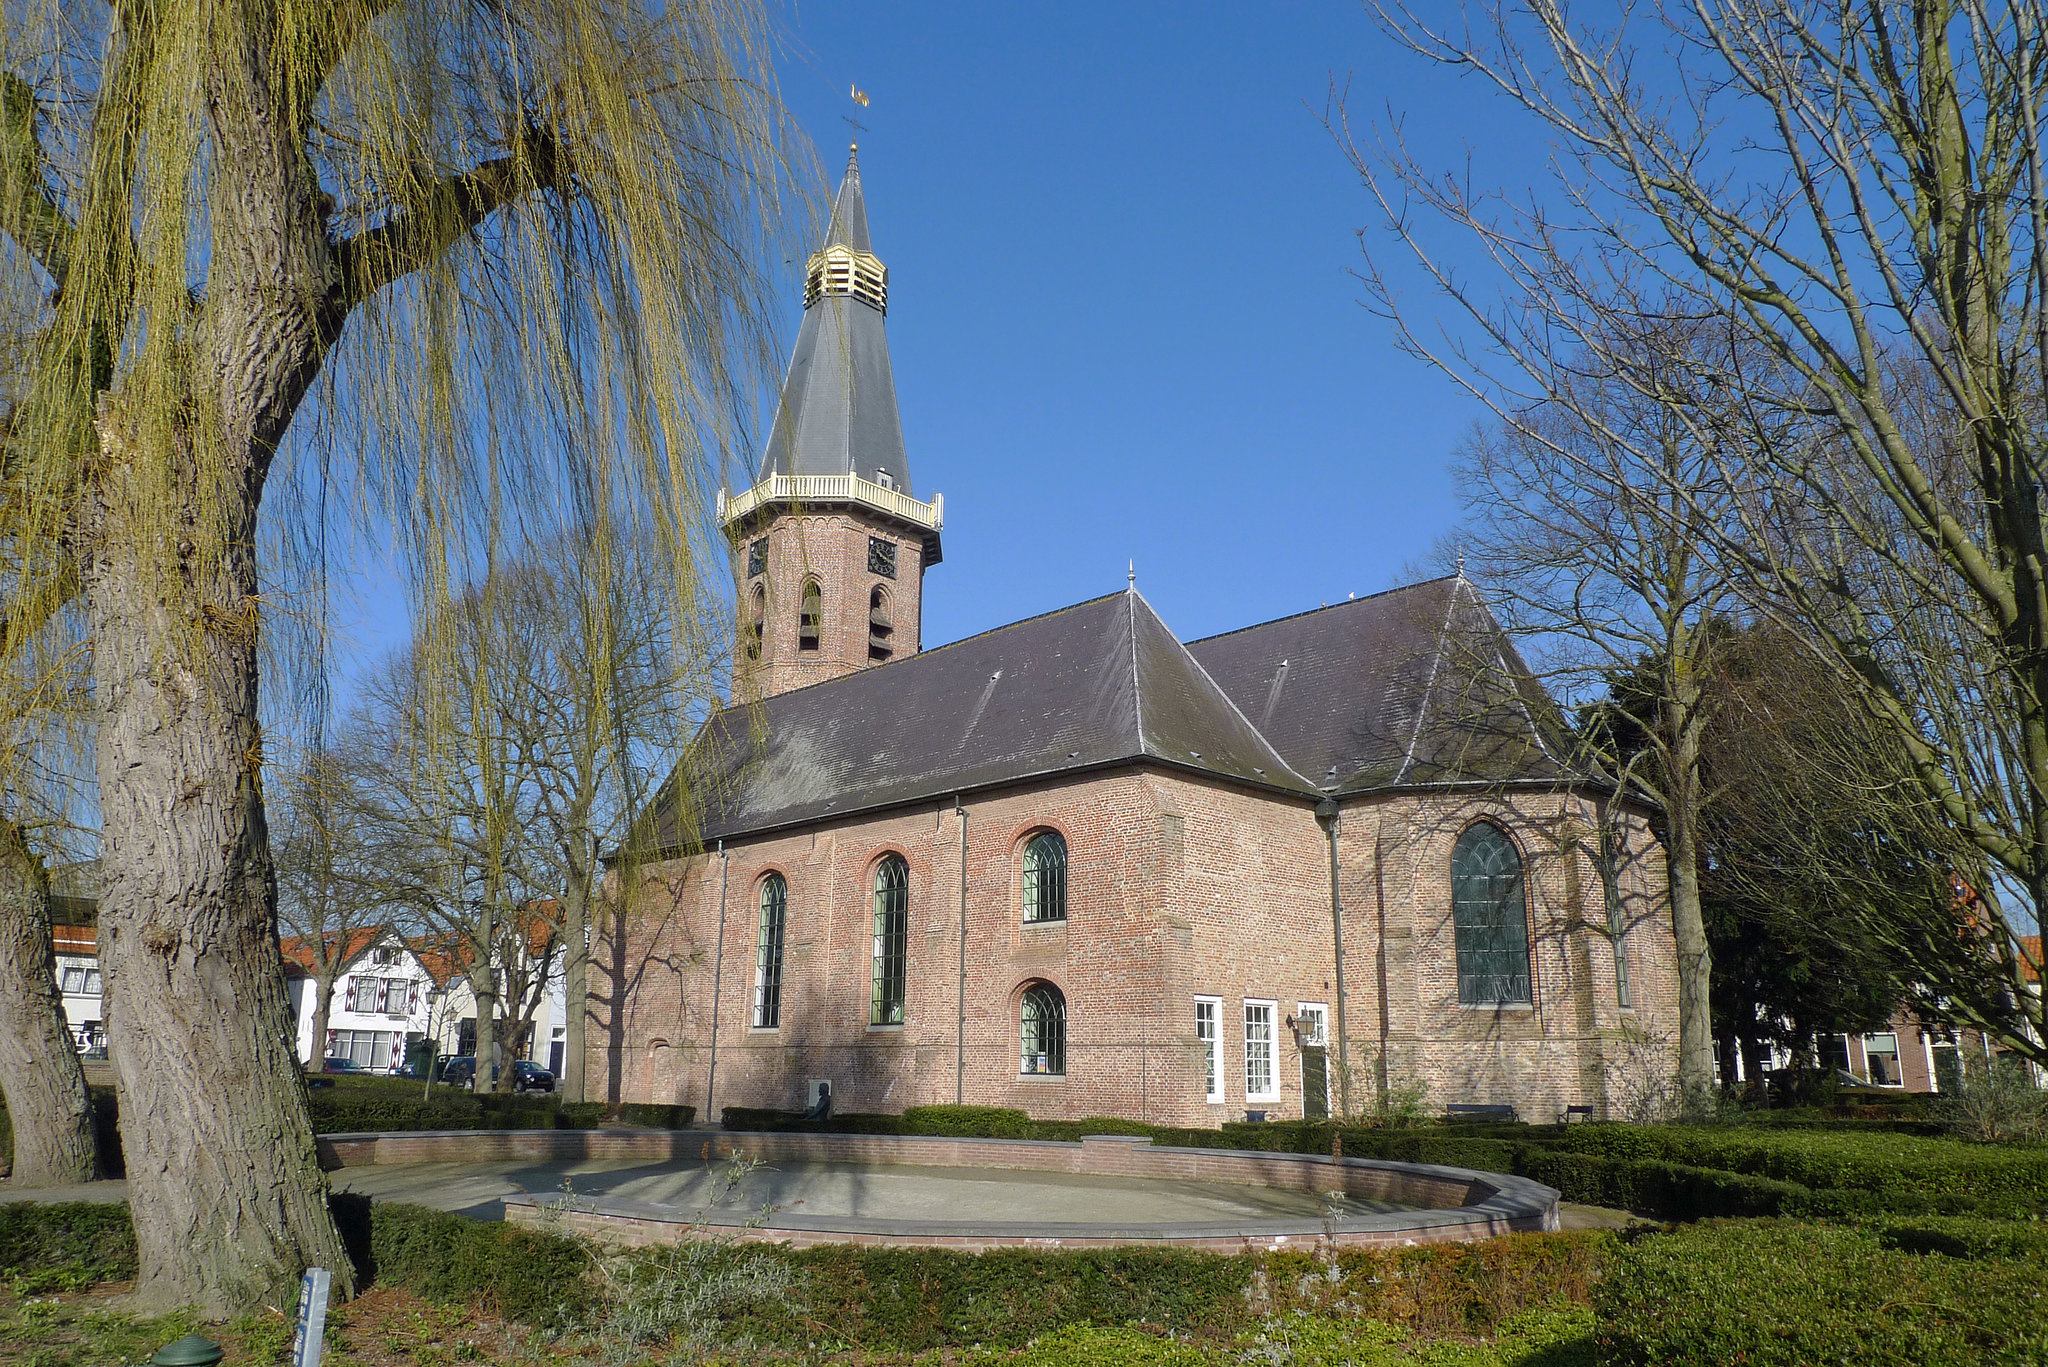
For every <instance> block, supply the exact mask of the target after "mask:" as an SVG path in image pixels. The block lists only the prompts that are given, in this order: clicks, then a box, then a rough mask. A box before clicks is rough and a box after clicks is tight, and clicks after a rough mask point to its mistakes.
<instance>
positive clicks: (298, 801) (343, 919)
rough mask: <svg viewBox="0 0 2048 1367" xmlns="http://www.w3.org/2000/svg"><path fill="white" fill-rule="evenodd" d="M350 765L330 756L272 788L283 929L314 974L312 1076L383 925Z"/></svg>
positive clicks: (323, 1063) (287, 773) (321, 1068)
mask: <svg viewBox="0 0 2048 1367" xmlns="http://www.w3.org/2000/svg"><path fill="white" fill-rule="evenodd" d="M348 785H349V775H348V772H347V768H346V765H345V762H344V760H343V758H342V756H340V755H339V754H337V753H335V752H334V751H332V750H327V751H322V752H320V753H318V754H314V755H311V756H308V757H307V759H306V760H305V762H304V763H302V764H299V765H296V766H293V767H291V768H288V769H285V770H284V771H283V772H282V773H279V772H275V771H273V773H272V775H271V780H270V783H269V785H268V786H269V798H270V806H271V809H272V810H274V811H275V812H276V813H277V817H276V819H275V821H273V823H272V825H271V836H270V845H271V852H272V853H271V857H272V859H273V860H274V861H275V863H276V865H277V919H278V926H279V928H280V929H281V930H282V931H284V932H285V933H286V934H287V935H289V936H291V937H293V938H294V939H295V940H296V941H297V948H298V951H299V953H300V954H301V955H302V956H303V958H304V961H305V962H306V964H307V966H308V968H309V969H310V970H311V973H312V986H311V990H312V993H313V1016H312V1020H311V1023H310V1032H311V1036H312V1038H311V1041H310V1043H311V1060H310V1063H309V1065H308V1066H309V1067H310V1069H311V1070H312V1071H314V1072H325V1071H326V1067H327V1020H328V1012H329V1010H330V1009H331V1008H332V1006H333V1001H334V985H335V983H336V981H337V980H339V978H340V977H341V975H342V973H343V972H344V971H345V970H346V969H347V968H348V966H349V965H350V964H351V963H353V962H354V961H355V960H356V959H357V958H358V957H360V956H361V954H362V952H363V951H364V950H365V949H367V948H368V947H369V945H370V942H371V941H372V940H373V939H375V938H376V932H377V930H378V929H379V928H380V927H381V925H382V924H383V920H384V917H385V915H386V914H387V911H388V908H387V906H386V904H385V902H384V898H383V890H382V888H381V886H380V884H381V879H380V878H379V877H378V876H377V874H376V871H375V870H374V869H373V868H372V867H370V866H367V865H365V864H364V863H363V862H362V861H363V858H364V855H365V854H366V853H367V851H368V846H367V844H366V842H365V841H364V839H363V835H364V832H363V831H362V830H361V828H360V820H359V816H360V810H359V808H358V807H357V805H356V804H355V803H354V802H353V801H352V800H351V794H350V793H349V791H348Z"/></svg>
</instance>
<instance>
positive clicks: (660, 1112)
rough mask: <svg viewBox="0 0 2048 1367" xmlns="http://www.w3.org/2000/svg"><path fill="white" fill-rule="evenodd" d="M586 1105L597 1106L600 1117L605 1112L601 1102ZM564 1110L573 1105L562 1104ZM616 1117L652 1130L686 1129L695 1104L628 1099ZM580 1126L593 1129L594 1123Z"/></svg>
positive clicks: (688, 1126)
mask: <svg viewBox="0 0 2048 1367" xmlns="http://www.w3.org/2000/svg"><path fill="white" fill-rule="evenodd" d="M585 1104H586V1105H590V1106H595V1107H597V1113H598V1115H599V1117H600V1118H602V1117H603V1116H604V1115H605V1114H606V1107H605V1105H604V1103H603V1102H599V1101H592V1102H587V1103H585ZM562 1109H563V1110H564V1111H568V1110H572V1109H574V1108H573V1107H569V1106H564V1107H563V1108H562ZM618 1118H619V1119H620V1120H622V1121H624V1122H625V1123H626V1124H628V1125H645V1126H647V1127H648V1128H649V1129H653V1130H687V1129H689V1128H690V1122H691V1121H693V1120H695V1119H696V1118H697V1108H696V1107H695V1106H655V1105H650V1104H648V1103H646V1102H642V1101H628V1102H626V1103H625V1104H624V1105H622V1106H620V1107H619V1110H618ZM582 1128H587V1129H594V1128H596V1127H595V1126H594V1125H592V1126H585V1127H582Z"/></svg>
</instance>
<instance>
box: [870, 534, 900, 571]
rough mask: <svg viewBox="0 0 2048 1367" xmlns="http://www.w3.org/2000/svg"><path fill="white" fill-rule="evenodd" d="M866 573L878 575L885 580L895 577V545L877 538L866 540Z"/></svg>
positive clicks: (872, 537)
mask: <svg viewBox="0 0 2048 1367" xmlns="http://www.w3.org/2000/svg"><path fill="white" fill-rule="evenodd" d="M868 573H869V574H879V575H881V576H883V577H884V578H886V579H894V578H895V577H896V543H895V542H893V541H884V540H883V539H882V538H881V537H879V536H871V537H869V538H868Z"/></svg>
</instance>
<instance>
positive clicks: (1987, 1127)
mask: <svg viewBox="0 0 2048 1367" xmlns="http://www.w3.org/2000/svg"><path fill="white" fill-rule="evenodd" d="M1956 1084H1957V1085H1956V1087H1955V1089H1954V1090H1953V1091H1951V1092H1950V1093H1949V1094H1948V1095H1946V1096H1944V1097H1943V1098H1942V1099H1941V1101H1940V1103H1939V1107H1938V1109H1937V1112H1936V1114H1937V1116H1938V1117H1939V1119H1940V1120H1941V1122H1942V1124H1943V1125H1944V1126H1945V1127H1946V1128H1947V1130H1948V1131H1949V1132H1950V1133H1951V1134H1954V1135H1958V1136H1960V1137H1961V1138H1964V1139H1974V1140H1976V1141H1977V1142H1978V1143H1980V1144H2000V1143H2008V1142H2010V1141H2013V1140H2027V1139H2040V1138H2043V1137H2048V1091H2043V1090H2042V1089H2041V1088H2040V1087H2037V1086H2035V1085H2034V1079H2033V1078H2032V1077H2030V1076H2029V1075H2028V1071H2027V1068H2026V1065H2024V1064H2022V1063H2020V1062H2019V1061H2017V1060H2014V1059H2004V1058H1995V1059H1983V1058H1977V1057H1974V1056H1971V1055H1965V1056H1964V1057H1963V1059H1962V1066H1961V1067H1960V1068H1959V1069H1958V1070H1957V1074H1956Z"/></svg>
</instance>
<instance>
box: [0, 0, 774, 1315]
mask: <svg viewBox="0 0 2048 1367" xmlns="http://www.w3.org/2000/svg"><path fill="white" fill-rule="evenodd" d="M6 13H7V18H6V22H5V30H4V35H0V73H4V75H0V85H4V88H0V233H4V236H5V241H6V244H7V249H6V250H5V251H4V252H0V279H4V281H5V287H4V291H0V292H4V295H5V298H6V304H5V305H4V306H0V318H4V320H5V321H6V323H7V325H8V326H9V327H10V329H11V332H10V333H9V335H7V336H5V337H0V361H4V364H5V366H6V374H7V379H8V384H9V390H10V392H9V393H8V395H7V398H8V400H9V404H8V407H7V409H6V412H5V420H6V426H5V430H4V444H0V461H4V466H0V483H4V488H5V491H6V496H7V502H6V509H7V512H6V516H7V519H8V521H7V528H8V535H9V536H10V537H11V538H12V540H13V542H14V543H15V544H16V545H17V547H18V548H19V551H20V554H19V555H18V556H17V557H16V558H15V560H14V561H13V563H15V564H18V565H19V564H43V563H49V564H53V565H56V566H59V567H60V570H59V572H57V573H43V574H37V575H33V576H20V575H18V576H16V577H15V578H14V579H13V580H12V582H10V583H8V584H7V585H5V595H6V596H5V600H4V608H0V611H4V613H5V623H6V625H5V630H6V632H7V633H8V635H9V637H10V639H11V638H15V637H18V636H20V635H21V634H22V633H27V632H31V631H33V630H35V629H37V627H38V626H39V624H40V623H41V621H43V620H44V619H46V618H49V617H50V616H52V615H53V614H55V613H56V612H58V611H60V610H62V609H63V608H64V606H65V605H66V604H69V603H74V602H76V603H78V604H81V605H82V610H83V613H84V619H85V622H86V627H87V630H88V631H89V633H90V636H91V640H92V645H93V649H92V677H93V684H94V698H95V702H94V714H93V717H92V718H91V720H92V721H93V722H94V723H95V724H96V727H97V733H96V734H97V742H96V743H97V776H98V793H99V803H100V815H101V821H102V828H101V829H102V857H103V887H102V894H101V900H100V946H101V961H102V965H103V970H104V976H105V982H106V991H107V1005H108V1012H109V1019H110V1021H111V1022H112V1026H113V1030H112V1037H111V1040H110V1050H111V1056H112V1061H113V1065H114V1069H115V1072H116V1076H117V1080H118V1086H119V1091H120V1103H121V1121H122V1142H123V1147H124V1150H125V1153H126V1159H127V1165H128V1180H129V1188H130V1199H131V1206H132V1209H133V1213H134V1221H135V1229H136V1235H137V1243H138V1252H139V1255H140V1275H139V1280H138V1283H137V1299H138V1301H139V1303H140V1304H142V1305H143V1306H147V1307H153V1306H164V1305H169V1304H191V1305H196V1306H197V1307H199V1308H200V1309H201V1310H203V1311H206V1312H209V1313H221V1312H225V1311H228V1310H232V1309H236V1308H240V1307H244V1306H248V1305H251V1304H254V1303H258V1302H259V1301H261V1300H263V1299H264V1298H266V1297H273V1296H280V1295H282V1296H289V1294H290V1292H289V1290H288V1288H289V1286H290V1284H291V1282H292V1281H293V1280H294V1279H295V1278H296V1277H297V1276H298V1274H299V1272H300V1270H301V1269H302V1268H303V1267H305V1266H307V1265H309V1264H319V1265H324V1266H326V1267H329V1268H331V1269H333V1270H334V1272H335V1275H336V1277H337V1279H339V1280H343V1281H346V1279H347V1276H348V1269H349V1261H348V1259H347V1257H346V1255H345V1254H344V1252H343V1250H342V1247H341V1243H340V1240H339V1238H338V1237H337V1234H336V1231H335V1227H334V1224H333V1221H332V1219H331V1217H330V1215H329V1213H328V1208H327V1204H326V1184H325V1181H324V1179H323V1178H322V1176H321V1173H320V1171H319V1167H318V1163H317V1161H316V1155H315V1148H314V1141H313V1135H312V1130H311V1127H310V1125H309V1123H308V1120H307V1115H306V1110H305V1106H304V1102H303V1094H302V1091H301V1085H302V1084H301V1080H300V1077H299V1073H298V1070H297V1067H296V1063H295V1060H294V1058H293V1050H292V1042H291V1030H290V1023H289V1021H288V1019H287V1010H286V998H285V989H284V978H283V973H282V968H281V964H280V960H279V954H278V947H277V937H276V913H275V906H274V881H275V880H274V875H273V871H272V866H271V862H270V856H269V851H268V847H267V836H266V832H265V826H264V816H263V800H262V789H261V782H260V779H261V767H262V754H263V737H262V734H261V728H260V726H259V723H258V673H259V671H258V659H259V643H260V636H261V633H262V632H263V631H264V629H265V620H266V614H267V613H268V612H270V611H271V610H272V609H273V608H274V607H275V605H276V604H277V603H278V602H279V601H280V600H284V599H287V598H289V596H290V594H291V593H292V592H294V591H295V589H297V588H302V587H303V586H294V585H289V584H279V583H276V582H273V581H272V580H270V579H266V578H264V577H263V576H262V575H261V574H260V573H259V566H258V564H257V557H256V549H255V548H256V547H257V545H258V544H259V538H260V537H261V536H263V535H264V534H265V532H266V531H267V530H268V529H267V527H266V522H267V521H269V520H271V519H274V518H275V517H276V516H278V515H279V513H278V510H277V509H276V508H273V509H272V510H271V511H269V512H265V511H264V503H265V490H266V487H268V486H269V485H271V484H273V483H276V482H279V481H280V480H285V481H289V482H290V483H291V484H293V485H294V486H295V487H297V488H298V489H300V490H301V492H302V493H303V492H304V491H305V490H307V489H317V491H318V496H317V497H314V498H304V497H302V498H298V499H294V500H292V503H291V507H292V508H294V509H303V508H306V507H309V506H317V507H318V509H319V513H318V516H320V517H322V518H326V517H328V516H329V515H330V514H332V513H334V512H335V510H341V517H342V519H343V521H345V522H346V524H347V525H349V526H352V527H354V528H356V529H358V530H360V531H363V532H365V533H368V534H369V535H370V536H371V538H372V539H374V540H379V541H382V542H387V543H388V544H389V545H390V546H391V547H392V548H393V549H394V551H395V552H396V554H397V557H398V561H399V563H401V564H402V565H403V566H405V568H406V570H407V573H406V575H405V579H406V581H407V582H408V583H409V584H410V585H411V586H412V588H413V590H414V592H415V595H416V597H417V600H418V602H417V604H416V607H421V608H430V607H433V606H435V605H439V604H445V603H446V602H448V601H450V600H451V599H452V597H453V596H454V594H456V593H457V592H459V590H460V587H461V586H462V585H463V584H464V583H465V582H468V581H470V580H471V579H473V578H475V577H477V576H478V575H480V574H483V573H485V572H487V570H488V567H489V565H490V564H491V563H492V562H493V560H494V559H495V558H496V557H497V556H499V555H500V554H501V553H502V552H503V551H504V549H505V548H507V547H512V546H516V545H517V544H518V543H519V542H520V541H521V540H522V539H524V538H528V537H532V536H565V537H573V538H575V539H577V540H578V542H579V543H581V544H587V545H591V546H597V547H602V546H603V545H604V544H605V543H606V541H607V539H608V538H609V537H610V535H611V529H612V528H613V527H614V526H615V525H616V524H617V523H618V522H619V521H620V520H622V519H624V518H625V517H627V516H628V515H630V517H631V518H632V519H633V520H635V521H636V522H646V523H651V524H652V525H653V526H655V528H656V529H657V530H658V532H659V534H660V536H661V538H662V541H663V545H664V556H663V570H662V573H661V574H660V575H659V576H658V579H659V580H660V581H661V582H649V583H646V584H645V585H644V589H645V591H647V592H650V593H662V592H665V593H669V594H672V595H675V597H676V598H677V599H678V600H679V601H689V600H694V599H695V597H696V596H697V591H698V587H699V585H698V581H697V575H698V572H699V569H700V567H703V566H705V565H707V564H708V563H710V562H709V560H708V559H707V556H706V555H705V546H704V544H703V542H702V540H701V538H702V535H703V533H702V532H701V530H700V529H701V528H702V525H703V519H702V517H701V516H700V507H701V504H702V502H703V492H704V486H705V485H706V484H707V483H708V478H707V476H708V471H709V469H710V467H711V466H713V465H714V464H715V461H714V460H713V459H712V457H713V454H714V453H716V452H718V451H720V450H722V449H724V447H725V445H726V444H727V443H728V441H729V440H730V438H731V436H732V424H733V423H734V422H736V421H737V420H738V418H739V416H740V414H741V407H742V405H741V403H740V397H741V396H744V395H749V394H751V393H753V392H755V389H754V381H755V379H756V378H757V375H758V372H757V369H756V368H757V367H760V366H762V365H764V364H766V363H770V362H771V358H770V357H769V355H768V351H767V347H766V345H765V343H766V340H767V329H766V327H765V326H764V325H763V320H764V318H765V316H766V313H765V310H764V309H763V307H762V305H763V303H764V300H763V297H762V295H763V289H762V282H761V279H760V277H759V274H758V272H757V269H756V263H757V262H760V261H766V260H776V259H779V258H778V257H775V256H774V255H773V254H772V253H773V252H775V251H776V250H779V243H780V240H781V229H780V224H781V220H782V213H783V192H784V187H785V186H787V185H788V184H789V176H788V174H787V173H788V170H789V162H788V160H787V159H786V157H785V155H784V151H783V149H784V147H785V145H786V139H785V137H784V133H783V129H782V126H781V123H780V116H779V113H778V104H777V101H776V99H775V96H774V90H773V87H772V84H771V79H770V74H769V71H768V67H767V52H766V48H765V44H766V39H765V36H764V25H763V23H762V19H761V16H760V15H759V14H758V13H757V12H756V11H755V10H754V8H753V7H752V6H751V5H749V4H747V3H745V0H735V2H734V3H724V2H722V0H701V2H700V0H677V2H675V3H665V4H660V5H652V4H648V5H643V4H638V3H635V2H634V0H414V2H413V3H380V2H379V0H154V2H153V3H130V2H128V0H122V2H121V3H114V4H110V5H87V4H81V3H77V2H76V0H63V2H62V3H60V2H59V0H40V3H36V2H35V0H31V3H30V4H27V5H23V6H16V7H10V9H9V10H8V11H7V12H6ZM302 409H305V410H306V411H305V413H304V414H302V413H301V410H302ZM323 525H324V524H323ZM273 1303H276V1302H273ZM286 1303H288V1302H286Z"/></svg>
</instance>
